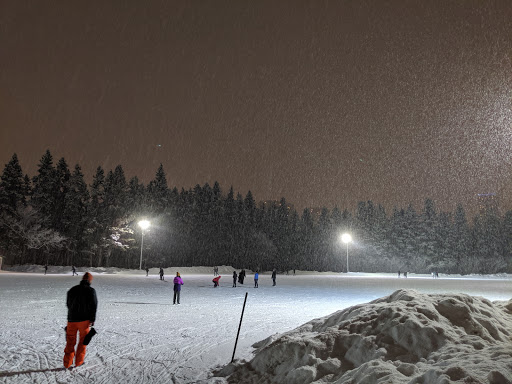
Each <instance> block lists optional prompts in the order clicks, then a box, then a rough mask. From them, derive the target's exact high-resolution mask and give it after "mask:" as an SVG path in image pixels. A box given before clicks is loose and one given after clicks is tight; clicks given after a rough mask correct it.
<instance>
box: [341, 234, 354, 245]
mask: <svg viewBox="0 0 512 384" xmlns="http://www.w3.org/2000/svg"><path fill="white" fill-rule="evenodd" d="M341 241H343V242H344V243H345V244H348V243H350V242H351V241H352V236H350V234H348V233H344V234H343V235H341Z"/></svg>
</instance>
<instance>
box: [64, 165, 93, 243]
mask: <svg viewBox="0 0 512 384" xmlns="http://www.w3.org/2000/svg"><path fill="white" fill-rule="evenodd" d="M66 188H67V190H68V191H67V193H66V195H65V199H64V212H63V218H62V222H63V226H64V228H65V231H64V233H65V234H66V235H67V236H68V237H69V238H70V240H71V249H72V250H73V251H75V252H76V251H80V250H82V249H83V248H84V247H85V244H86V242H85V239H84V235H85V231H86V229H87V228H88V215H87V211H88V208H89V197H90V196H89V191H88V189H87V184H86V183H85V181H84V175H83V174H82V170H81V168H80V166H79V165H78V164H77V165H75V169H74V171H73V174H72V175H71V177H70V178H69V181H68V182H67V187H66Z"/></svg>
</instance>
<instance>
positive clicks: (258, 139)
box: [0, 0, 512, 212]
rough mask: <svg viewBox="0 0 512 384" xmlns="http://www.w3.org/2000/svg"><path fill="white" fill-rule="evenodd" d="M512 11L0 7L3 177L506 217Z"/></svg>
mask: <svg viewBox="0 0 512 384" xmlns="http://www.w3.org/2000/svg"><path fill="white" fill-rule="evenodd" d="M511 87H512V2H511V1H509V0H503V1H481V0H476V1H462V0H461V1H445V0H440V1H426V0H418V1H398V0H397V1H384V0H382V1H380V0H378V1H377V0H376V1H360V0H354V1H341V0H340V1H310V2H306V1H298V0H297V1H282V0H279V1H276V0H271V1H261V0H258V1H256V0H255V1H219V0H215V1H181V2H177V1H176V2H175V1H136V0H132V1H130V0H119V1H52V2H46V1H16V0H12V1H6V0H0V165H1V167H2V169H3V166H4V164H5V163H7V162H8V161H9V159H10V158H11V156H12V154H13V153H15V152H16V153H17V154H18V157H19V159H20V162H21V165H22V167H23V171H24V172H25V173H28V174H29V175H30V176H33V175H34V174H35V172H36V169H37V164H38V162H39V159H40V158H41V156H42V155H43V153H44V151H45V150H46V149H50V151H51V152H52V154H53V156H54V160H55V162H57V160H58V159H59V158H60V157H64V158H65V159H66V160H67V162H68V164H69V165H70V167H72V166H74V164H75V163H77V162H78V163H79V164H80V165H81V166H82V169H83V171H84V173H85V175H86V177H87V179H88V181H89V182H90V181H91V179H92V175H93V174H94V171H95V169H96V167H97V166H98V165H101V166H102V167H104V168H105V169H106V170H107V171H108V170H110V169H113V168H114V167H115V166H116V165H118V164H121V165H122V166H123V168H124V170H125V172H126V176H127V178H130V177H132V176H134V175H136V176H138V177H139V179H141V180H142V181H143V182H144V183H147V182H149V181H150V180H151V179H153V178H154V175H155V172H156V170H157V168H158V166H159V164H160V163H162V164H163V165H164V170H165V171H166V174H167V180H168V183H169V186H170V187H174V186H177V187H178V188H179V189H181V187H184V188H185V189H188V188H190V187H193V186H194V185H196V184H200V185H203V184H204V183H206V182H208V183H210V184H212V183H213V182H214V181H218V182H219V183H220V185H221V187H222V188H223V191H224V192H227V190H228V189H229V187H230V186H231V185H232V186H233V187H234V189H235V191H239V192H240V193H242V194H243V195H245V194H246V193H247V191H248V190H251V191H252V192H253V194H254V196H255V198H256V200H258V201H260V200H268V199H276V200H277V199H279V198H280V197H283V196H284V197H285V198H286V199H287V200H288V201H290V202H291V203H293V204H294V205H295V207H296V208H297V209H298V210H299V211H300V210H302V208H304V207H305V206H308V207H321V206H327V207H328V208H332V207H334V205H338V207H340V208H345V207H346V208H349V209H351V210H353V209H354V208H355V206H356V204H357V202H358V201H362V200H373V201H374V202H375V203H382V204H384V206H385V207H386V208H387V209H388V212H390V211H391V209H392V208H393V206H395V205H397V206H400V207H402V206H406V205H407V204H408V203H413V204H414V205H415V206H416V208H417V209H418V210H421V208H422V206H423V200H424V199H425V198H426V197H431V198H433V199H434V201H435V202H436V204H437V206H438V207H439V208H441V209H443V210H454V208H455V204H456V203H458V202H460V203H463V204H464V206H465V208H466V209H467V210H468V211H469V212H471V211H473V210H475V209H476V205H477V203H476V194H477V193H489V192H494V193H498V194H499V198H500V204H501V207H502V208H511V206H512V203H511V201H512V198H510V195H512V164H511V145H510V144H511V139H512V111H511V107H512V91H511Z"/></svg>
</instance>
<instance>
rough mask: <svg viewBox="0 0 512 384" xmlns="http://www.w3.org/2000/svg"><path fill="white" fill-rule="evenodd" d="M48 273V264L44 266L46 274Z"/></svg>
mask: <svg viewBox="0 0 512 384" xmlns="http://www.w3.org/2000/svg"><path fill="white" fill-rule="evenodd" d="M46 271H48V264H46V265H45V266H44V274H45V275H46Z"/></svg>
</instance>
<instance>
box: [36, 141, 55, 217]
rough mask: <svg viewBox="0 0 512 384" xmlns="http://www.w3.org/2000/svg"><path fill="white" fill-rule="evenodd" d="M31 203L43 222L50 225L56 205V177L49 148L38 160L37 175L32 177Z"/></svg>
mask: <svg viewBox="0 0 512 384" xmlns="http://www.w3.org/2000/svg"><path fill="white" fill-rule="evenodd" d="M32 182H33V187H32V198H31V205H32V206H33V207H34V208H35V209H36V210H37V211H38V213H39V215H40V216H41V218H42V220H43V224H44V225H47V226H51V225H52V224H54V223H55V222H56V219H54V216H55V212H56V207H57V198H58V194H57V192H56V191H57V187H58V179H57V175H56V171H55V168H54V166H53V157H52V155H51V153H50V151H49V150H47V151H46V152H45V154H44V155H43V157H42V158H41V160H40V162H39V167H38V170H37V175H36V176H35V177H34V178H33V180H32Z"/></svg>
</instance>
